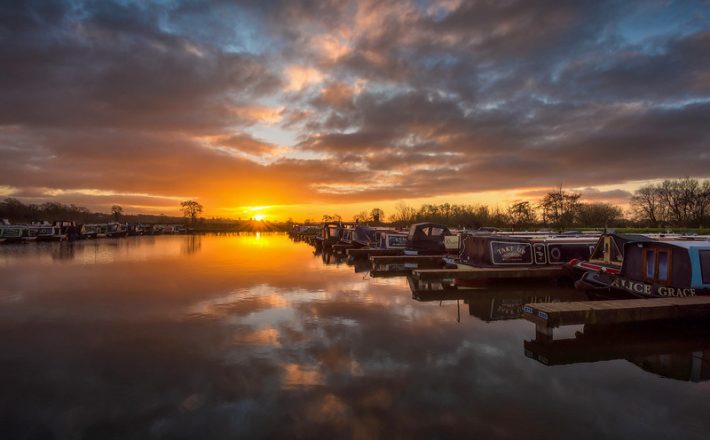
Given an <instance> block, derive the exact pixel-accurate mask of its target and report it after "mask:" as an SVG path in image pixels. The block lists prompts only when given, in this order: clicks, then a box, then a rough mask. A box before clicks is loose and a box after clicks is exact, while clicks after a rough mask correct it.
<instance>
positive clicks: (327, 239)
mask: <svg viewBox="0 0 710 440" xmlns="http://www.w3.org/2000/svg"><path fill="white" fill-rule="evenodd" d="M343 229H344V227H343V224H342V223H341V222H326V223H323V225H322V226H321V233H320V236H318V237H316V242H315V243H316V246H320V247H324V246H332V245H334V244H336V243H338V242H339V241H340V239H341V237H342V234H343Z"/></svg>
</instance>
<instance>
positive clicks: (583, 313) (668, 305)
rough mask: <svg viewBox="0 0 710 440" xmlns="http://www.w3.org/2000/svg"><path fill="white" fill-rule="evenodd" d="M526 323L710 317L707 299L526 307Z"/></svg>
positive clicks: (551, 325) (600, 322)
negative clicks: (527, 321)
mask: <svg viewBox="0 0 710 440" xmlns="http://www.w3.org/2000/svg"><path fill="white" fill-rule="evenodd" d="M523 311H524V312H525V319H527V320H529V321H532V322H534V323H536V324H538V325H539V326H547V327H557V326H560V325H573V324H585V323H594V324H606V323H620V322H636V321H651V320H656V319H678V318H687V317H697V316H705V315H710V296H694V297H686V298H676V297H674V298H649V299H620V300H611V301H578V302H568V303H538V304H526V305H525V306H524V307H523Z"/></svg>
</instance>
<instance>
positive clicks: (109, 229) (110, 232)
mask: <svg viewBox="0 0 710 440" xmlns="http://www.w3.org/2000/svg"><path fill="white" fill-rule="evenodd" d="M127 233H128V230H127V228H126V225H125V224H123V223H109V224H108V225H106V236H107V237H111V238H119V237H125V236H126V234H127Z"/></svg>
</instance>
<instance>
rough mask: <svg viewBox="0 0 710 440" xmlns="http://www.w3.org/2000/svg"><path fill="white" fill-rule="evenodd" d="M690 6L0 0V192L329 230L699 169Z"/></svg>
mask: <svg viewBox="0 0 710 440" xmlns="http://www.w3.org/2000/svg"><path fill="white" fill-rule="evenodd" d="M708 54H710V2H708V1H693V0H687V1H677V2H676V1H670V0H668V1H666V0H663V1H661V0H651V1H604V0H599V1H593V2H580V1H564V0H549V1H545V0H541V1H526V0H517V1H516V0H502V1H457V0H430V1H427V0H414V1H376V0H373V1H369V0H362V1H352V2H348V1H308V0H300V1H299V0H282V1H268V0H259V1H257V0H254V1H213V2H200V1H154V2H143V1H100V2H95V1H81V0H65V1H61V0H57V1H55V0H46V1H33V0H28V1H16V2H13V1H10V2H5V3H4V6H3V8H0V63H1V66H2V68H1V69H0V156H1V157H2V160H0V197H16V198H18V199H20V200H23V201H25V202H30V203H43V202H47V201H54V202H61V203H74V204H76V205H80V206H86V207H89V208H90V209H92V210H99V211H108V209H109V207H110V206H111V205H113V204H120V205H122V206H123V207H124V211H125V212H126V213H138V212H146V213H165V214H169V215H170V214H177V213H178V211H179V203H180V202H181V201H183V200H187V199H193V200H197V201H198V202H199V203H201V204H202V205H203V206H204V207H205V211H204V215H206V216H219V217H233V218H248V217H253V216H255V215H259V216H261V215H265V216H266V218H268V219H273V220H284V219H286V218H287V217H292V218H294V219H296V220H302V219H305V218H314V219H319V218H320V216H321V215H322V214H326V213H327V214H335V213H337V214H340V215H342V216H343V218H349V217H351V216H352V215H353V214H356V213H358V212H360V211H362V210H370V209H371V208H374V207H380V208H382V209H383V210H384V211H385V214H390V213H392V211H393V207H394V206H395V205H396V204H398V203H407V204H409V205H412V206H415V207H416V206H419V205H420V204H422V203H444V202H450V203H467V204H479V203H484V204H489V205H491V206H494V207H500V208H504V207H506V206H507V205H509V204H511V203H514V202H517V201H521V200H535V199H537V198H539V197H540V195H541V194H544V192H545V191H547V190H549V189H550V188H553V187H559V186H560V185H562V186H564V188H567V189H569V190H575V191H579V192H581V193H582V194H583V197H582V200H586V201H608V202H612V203H619V204H622V205H623V204H625V203H628V199H629V197H630V195H631V193H632V192H633V191H634V189H636V188H638V187H639V186H640V185H643V184H644V183H646V182H649V181H656V180H659V179H665V178H681V177H697V178H704V177H708V176H710V55H708Z"/></svg>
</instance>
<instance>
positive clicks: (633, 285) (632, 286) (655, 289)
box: [611, 277, 695, 297]
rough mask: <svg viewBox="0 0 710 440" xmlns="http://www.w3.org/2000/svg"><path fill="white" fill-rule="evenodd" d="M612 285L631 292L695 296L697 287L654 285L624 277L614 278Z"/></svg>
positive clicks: (652, 294)
mask: <svg viewBox="0 0 710 440" xmlns="http://www.w3.org/2000/svg"><path fill="white" fill-rule="evenodd" d="M611 287H616V288H618V289H624V290H627V291H629V292H631V293H636V294H641V295H648V296H655V295H658V296H680V297H682V296H695V289H692V288H682V287H666V286H652V285H650V284H646V283H640V282H636V281H629V280H627V279H624V278H618V277H617V278H614V280H613V281H612V282H611Z"/></svg>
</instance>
